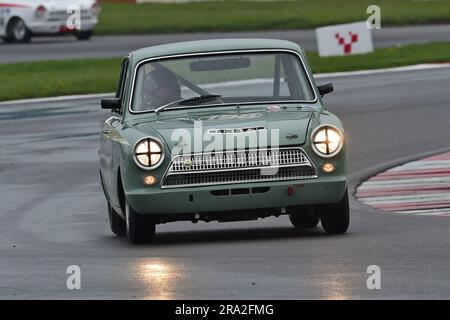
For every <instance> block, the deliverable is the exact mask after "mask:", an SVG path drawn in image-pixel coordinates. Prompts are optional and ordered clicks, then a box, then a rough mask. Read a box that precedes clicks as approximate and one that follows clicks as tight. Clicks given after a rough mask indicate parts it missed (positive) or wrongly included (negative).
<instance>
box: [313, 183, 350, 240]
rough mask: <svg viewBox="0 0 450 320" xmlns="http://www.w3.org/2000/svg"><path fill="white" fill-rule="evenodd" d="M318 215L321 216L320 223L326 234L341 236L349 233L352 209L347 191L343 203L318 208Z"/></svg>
mask: <svg viewBox="0 0 450 320" xmlns="http://www.w3.org/2000/svg"><path fill="white" fill-rule="evenodd" d="M316 213H317V214H318V215H319V217H320V222H321V223H322V227H323V228H324V230H325V232H326V233H328V234H340V233H345V232H347V229H348V226H349V224H350V207H349V204H348V191H347V189H346V190H345V193H344V196H343V197H342V199H341V201H339V202H338V203H336V204H327V205H320V206H317V207H316Z"/></svg>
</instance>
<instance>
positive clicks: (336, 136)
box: [311, 125, 344, 158]
mask: <svg viewBox="0 0 450 320" xmlns="http://www.w3.org/2000/svg"><path fill="white" fill-rule="evenodd" d="M311 142H312V147H313V150H314V152H315V153H317V154H318V155H319V156H321V157H324V158H331V157H333V156H335V155H336V154H338V153H339V151H341V149H342V146H343V143H344V136H343V135H342V132H341V131H340V130H339V129H338V128H336V127H334V126H330V125H324V126H320V127H317V128H316V129H315V130H314V131H313V133H312V135H311Z"/></svg>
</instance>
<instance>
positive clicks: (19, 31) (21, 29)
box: [13, 20, 27, 40]
mask: <svg viewBox="0 0 450 320" xmlns="http://www.w3.org/2000/svg"><path fill="white" fill-rule="evenodd" d="M26 31H27V27H26V26H25V23H23V21H22V20H17V22H16V24H15V25H14V30H13V34H14V37H15V38H16V39H17V40H22V39H23V38H25V34H26Z"/></svg>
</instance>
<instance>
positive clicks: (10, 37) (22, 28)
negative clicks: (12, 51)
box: [5, 18, 31, 43]
mask: <svg viewBox="0 0 450 320" xmlns="http://www.w3.org/2000/svg"><path fill="white" fill-rule="evenodd" d="M30 40H31V31H30V30H29V29H28V27H27V26H26V24H25V22H23V20H22V19H20V18H14V19H13V20H12V21H11V22H10V23H9V25H8V29H7V36H6V41H5V42H8V41H9V42H16V43H26V42H30Z"/></svg>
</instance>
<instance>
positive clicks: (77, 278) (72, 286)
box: [66, 265, 81, 290]
mask: <svg viewBox="0 0 450 320" xmlns="http://www.w3.org/2000/svg"><path fill="white" fill-rule="evenodd" d="M66 274H68V275H69V276H68V277H67V280H66V287H67V289H68V290H80V289H81V268H80V266H77V265H70V266H68V267H67V269H66Z"/></svg>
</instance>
